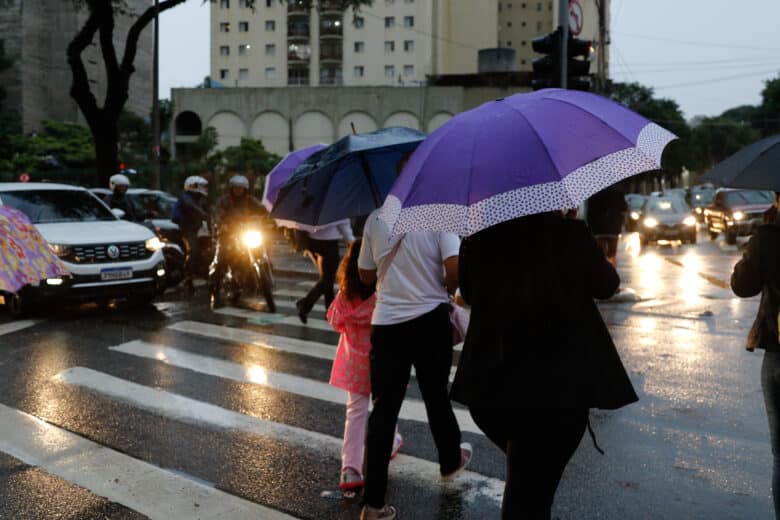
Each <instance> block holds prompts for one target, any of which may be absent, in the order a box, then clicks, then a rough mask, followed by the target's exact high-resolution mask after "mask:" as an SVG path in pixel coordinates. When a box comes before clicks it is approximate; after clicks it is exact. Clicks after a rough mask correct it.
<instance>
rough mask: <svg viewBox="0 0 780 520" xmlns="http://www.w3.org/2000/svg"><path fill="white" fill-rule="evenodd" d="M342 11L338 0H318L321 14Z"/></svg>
mask: <svg viewBox="0 0 780 520" xmlns="http://www.w3.org/2000/svg"><path fill="white" fill-rule="evenodd" d="M343 12H344V9H343V7H342V3H341V2H339V1H338V0H320V13H322V14H328V13H337V14H341V13H343Z"/></svg>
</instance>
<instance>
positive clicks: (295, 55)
mask: <svg viewBox="0 0 780 520" xmlns="http://www.w3.org/2000/svg"><path fill="white" fill-rule="evenodd" d="M309 55H310V53H305V52H296V51H288V52H287V63H289V64H290V65H308V63H309Z"/></svg>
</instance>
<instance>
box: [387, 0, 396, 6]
mask: <svg viewBox="0 0 780 520" xmlns="http://www.w3.org/2000/svg"><path fill="white" fill-rule="evenodd" d="M394 3H395V0H385V4H388V5H393V4H394Z"/></svg>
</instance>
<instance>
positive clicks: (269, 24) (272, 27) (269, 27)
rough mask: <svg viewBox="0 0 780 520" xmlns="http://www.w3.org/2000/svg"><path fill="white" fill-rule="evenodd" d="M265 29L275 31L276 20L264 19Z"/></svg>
mask: <svg viewBox="0 0 780 520" xmlns="http://www.w3.org/2000/svg"><path fill="white" fill-rule="evenodd" d="M265 30H266V31H275V30H276V21H275V20H266V21H265Z"/></svg>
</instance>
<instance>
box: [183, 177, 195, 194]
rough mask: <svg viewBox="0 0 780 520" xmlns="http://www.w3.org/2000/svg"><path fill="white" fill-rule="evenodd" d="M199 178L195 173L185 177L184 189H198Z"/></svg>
mask: <svg viewBox="0 0 780 520" xmlns="http://www.w3.org/2000/svg"><path fill="white" fill-rule="evenodd" d="M197 179H198V177H197V176H195V175H190V176H189V177H187V178H186V179H184V191H196V190H197V189H198V183H197Z"/></svg>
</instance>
